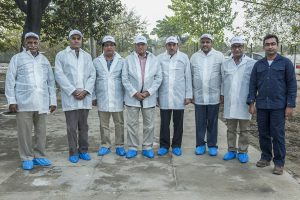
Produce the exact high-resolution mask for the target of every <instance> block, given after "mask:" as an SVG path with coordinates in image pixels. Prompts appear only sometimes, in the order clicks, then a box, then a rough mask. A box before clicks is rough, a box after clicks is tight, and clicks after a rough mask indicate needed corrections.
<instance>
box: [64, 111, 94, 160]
mask: <svg viewBox="0 0 300 200" xmlns="http://www.w3.org/2000/svg"><path fill="white" fill-rule="evenodd" d="M88 115H89V110H88V109H79V110H71V111H65V116H66V123H67V135H68V143H69V154H70V156H71V155H76V154H78V152H79V153H86V152H87V151H88V147H89V142H88V131H89V126H88V123H87V119H88ZM77 129H78V146H79V148H78V149H77Z"/></svg>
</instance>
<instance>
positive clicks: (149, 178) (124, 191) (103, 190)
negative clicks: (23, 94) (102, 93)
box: [0, 106, 300, 200]
mask: <svg viewBox="0 0 300 200" xmlns="http://www.w3.org/2000/svg"><path fill="white" fill-rule="evenodd" d="M156 124H157V126H156V131H155V132H156V135H158V132H159V114H158V112H157V118H156ZM0 125H1V127H0V161H1V162H0V199H1V200H2V199H3V200H13V199H15V200H18V199H30V200H37V199H38V200H40V199H43V200H44V199H45V200H46V199H51V200H53V199H62V200H64V199H72V200H76V199H81V200H82V199H83V198H84V199H101V200H106V199H107V200H108V199H109V200H111V199H115V200H130V199H135V200H137V199H138V200H140V199H164V200H167V199H172V200H177V199H178V200H184V199H187V200H194V199H195V200H204V199H210V200H215V199H223V200H226V199H230V200H233V199H243V200H248V199H249V200H250V199H255V200H267V199H272V200H273V199H278V200H279V199H285V200H299V199H300V184H299V183H300V181H299V180H296V179H294V178H293V177H292V176H291V175H290V174H289V173H288V172H285V173H284V174H283V175H282V176H276V175H273V174H272V169H273V166H271V167H267V168H264V169H259V168H257V167H256V166H255V163H256V161H257V160H258V159H259V152H258V151H257V150H256V149H254V148H253V147H250V148H249V154H250V162H249V163H247V164H240V163H239V162H238V160H233V161H227V162H225V161H223V160H222V157H223V155H224V154H225V153H226V151H227V148H226V126H225V125H224V123H222V122H221V121H219V154H218V156H217V157H210V156H209V155H208V154H206V155H203V156H196V155H195V154H194V147H195V124H194V109H193V107H192V106H189V107H188V108H187V109H186V112H185V122H184V137H183V155H182V156H181V157H176V156H173V155H172V154H169V155H167V156H163V157H158V156H156V157H155V158H154V159H152V160H150V159H147V158H144V157H143V156H141V155H140V152H139V155H138V156H137V158H134V159H131V160H127V159H126V158H121V157H118V156H116V155H115V153H114V152H113V153H111V154H109V155H107V156H104V157H99V156H97V154H96V152H97V150H98V145H99V139H100V134H99V120H98V115H97V112H96V110H92V111H91V112H90V116H89V125H90V133H89V134H90V136H89V141H90V153H91V156H92V160H91V161H83V160H80V161H79V163H77V164H72V163H70V162H68V152H67V139H66V126H65V118H64V114H63V112H62V111H61V110H59V111H58V112H56V113H55V114H53V115H49V117H48V124H47V126H48V133H47V134H48V136H47V139H48V140H47V153H48V157H49V158H50V159H51V160H52V162H53V165H52V166H51V167H46V168H42V167H36V168H34V169H33V170H32V171H24V170H22V169H21V162H20V160H19V155H18V146H17V137H16V130H15V118H14V117H0ZM140 128H141V126H140ZM112 135H113V134H112ZM125 135H126V134H125ZM140 135H142V134H140ZM125 141H126V137H125ZM157 147H158V146H157V145H156V146H155V149H157ZM113 151H114V150H113Z"/></svg>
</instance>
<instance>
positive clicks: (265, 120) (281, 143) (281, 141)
mask: <svg viewBox="0 0 300 200" xmlns="http://www.w3.org/2000/svg"><path fill="white" fill-rule="evenodd" d="M257 125H258V132H259V144H260V149H261V151H262V153H261V159H263V160H267V161H271V159H272V157H273V156H272V153H274V157H273V162H274V164H275V165H277V166H284V163H285V154H286V150H285V132H284V127H285V109H277V110H272V109H257Z"/></svg>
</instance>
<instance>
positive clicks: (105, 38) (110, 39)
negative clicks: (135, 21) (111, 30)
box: [102, 35, 116, 44]
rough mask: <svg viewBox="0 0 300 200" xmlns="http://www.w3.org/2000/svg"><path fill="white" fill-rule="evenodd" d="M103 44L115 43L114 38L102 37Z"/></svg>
mask: <svg viewBox="0 0 300 200" xmlns="http://www.w3.org/2000/svg"><path fill="white" fill-rule="evenodd" d="M105 42H113V43H116V41H115V38H114V37H112V36H110V35H106V36H104V38H103V39H102V44H104V43H105Z"/></svg>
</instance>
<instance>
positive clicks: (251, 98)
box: [247, 63, 258, 105]
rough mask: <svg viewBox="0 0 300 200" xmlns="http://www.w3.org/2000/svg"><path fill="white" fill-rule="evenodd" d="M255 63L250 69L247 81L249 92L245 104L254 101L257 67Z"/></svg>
mask: <svg viewBox="0 0 300 200" xmlns="http://www.w3.org/2000/svg"><path fill="white" fill-rule="evenodd" d="M257 64H258V63H256V64H255V65H254V67H253V69H252V72H251V76H250V83H249V94H248V98H247V104H248V105H249V104H251V103H254V102H255V99H256V93H257V77H256V69H257Z"/></svg>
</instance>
